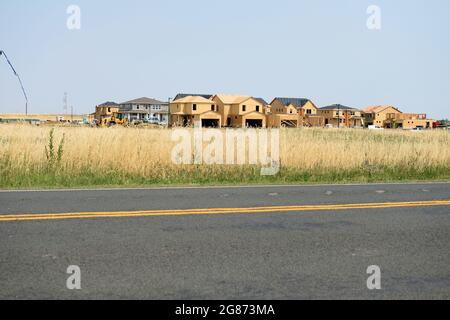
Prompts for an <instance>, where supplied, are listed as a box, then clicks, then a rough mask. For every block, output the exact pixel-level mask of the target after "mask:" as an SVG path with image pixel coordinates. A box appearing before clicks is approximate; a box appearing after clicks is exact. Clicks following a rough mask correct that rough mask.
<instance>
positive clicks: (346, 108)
mask: <svg viewBox="0 0 450 320" xmlns="http://www.w3.org/2000/svg"><path fill="white" fill-rule="evenodd" d="M336 109H339V110H358V109H356V108H351V107H347V106H344V105H342V104H332V105H330V106H326V107H323V108H320V110H336Z"/></svg>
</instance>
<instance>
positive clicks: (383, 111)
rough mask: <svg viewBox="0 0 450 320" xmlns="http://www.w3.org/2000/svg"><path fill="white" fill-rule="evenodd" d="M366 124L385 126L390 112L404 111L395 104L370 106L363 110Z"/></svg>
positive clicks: (399, 112)
mask: <svg viewBox="0 0 450 320" xmlns="http://www.w3.org/2000/svg"><path fill="white" fill-rule="evenodd" d="M363 112H364V118H365V123H366V126H376V127H379V128H385V121H386V119H387V117H388V114H391V115H392V114H401V113H402V112H401V111H400V110H399V109H397V108H396V107H394V106H390V105H384V106H370V107H367V108H365V109H364V110H363Z"/></svg>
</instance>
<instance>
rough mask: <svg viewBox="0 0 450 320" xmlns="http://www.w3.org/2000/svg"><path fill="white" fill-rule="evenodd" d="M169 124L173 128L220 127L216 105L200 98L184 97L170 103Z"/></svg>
mask: <svg viewBox="0 0 450 320" xmlns="http://www.w3.org/2000/svg"><path fill="white" fill-rule="evenodd" d="M169 109H170V124H171V126H174V127H189V126H204V127H215V128H220V127H222V114H221V113H220V112H219V107H218V105H217V104H216V103H215V102H214V101H213V100H210V99H206V98H204V97H202V96H185V97H182V98H179V99H175V100H173V101H172V102H171V103H170V107H169Z"/></svg>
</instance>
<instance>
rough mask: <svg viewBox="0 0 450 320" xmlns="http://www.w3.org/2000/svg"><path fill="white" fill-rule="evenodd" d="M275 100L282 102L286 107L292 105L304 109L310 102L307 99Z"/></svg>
mask: <svg viewBox="0 0 450 320" xmlns="http://www.w3.org/2000/svg"><path fill="white" fill-rule="evenodd" d="M275 100H278V101H280V102H281V103H282V104H284V105H285V106H286V107H287V106H288V105H290V104H292V105H293V106H295V107H296V108H302V107H303V106H304V105H305V104H307V103H308V102H309V101H310V100H309V99H305V98H279V97H278V98H275V99H274V101H275Z"/></svg>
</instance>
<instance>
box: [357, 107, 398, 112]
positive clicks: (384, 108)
mask: <svg viewBox="0 0 450 320" xmlns="http://www.w3.org/2000/svg"><path fill="white" fill-rule="evenodd" d="M387 108H394V109H395V110H397V111H398V112H401V111H400V110H399V109H398V108H396V107H394V106H388V105H385V106H370V107H367V108H365V109H363V111H364V112H365V113H378V112H382V111H384V110H386V109H387Z"/></svg>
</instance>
